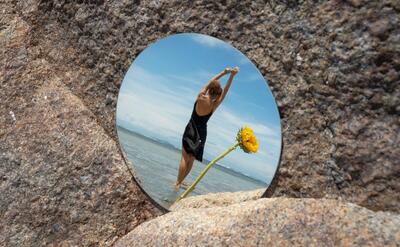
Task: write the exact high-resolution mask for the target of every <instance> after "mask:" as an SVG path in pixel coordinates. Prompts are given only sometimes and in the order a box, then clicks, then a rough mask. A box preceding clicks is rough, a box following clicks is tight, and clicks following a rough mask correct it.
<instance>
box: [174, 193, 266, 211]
mask: <svg viewBox="0 0 400 247" xmlns="http://www.w3.org/2000/svg"><path fill="white" fill-rule="evenodd" d="M264 192H265V189H258V190H252V191H238V192H222V193H209V194H206V195H199V196H188V197H186V198H184V199H182V200H180V201H179V202H177V203H175V204H172V206H171V207H170V208H169V210H170V211H177V210H183V209H186V208H211V207H224V206H228V205H231V204H235V203H239V202H245V201H253V200H256V199H259V198H261V196H262V195H263V194H264Z"/></svg>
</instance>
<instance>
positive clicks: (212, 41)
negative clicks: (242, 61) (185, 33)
mask: <svg viewBox="0 0 400 247" xmlns="http://www.w3.org/2000/svg"><path fill="white" fill-rule="evenodd" d="M190 37H191V38H192V39H193V40H194V41H195V42H197V43H199V44H201V45H203V46H207V47H211V48H214V47H219V48H226V49H231V47H230V46H229V45H228V44H227V43H225V42H224V41H222V40H219V39H217V38H214V37H211V36H208V35H204V34H193V35H191V36H190Z"/></svg>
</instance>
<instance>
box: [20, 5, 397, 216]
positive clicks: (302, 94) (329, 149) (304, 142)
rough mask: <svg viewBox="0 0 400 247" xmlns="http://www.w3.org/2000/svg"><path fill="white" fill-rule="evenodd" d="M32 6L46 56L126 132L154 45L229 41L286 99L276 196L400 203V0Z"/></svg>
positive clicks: (103, 119) (100, 117) (106, 122)
mask: <svg viewBox="0 0 400 247" xmlns="http://www.w3.org/2000/svg"><path fill="white" fill-rule="evenodd" d="M33 2H35V1H33ZM24 13H25V12H23V16H24V18H25V19H26V20H27V22H28V23H31V24H32V25H33V26H34V27H35V34H33V35H34V36H36V37H37V41H36V42H39V43H40V44H41V45H40V47H41V48H42V54H43V56H47V58H49V59H51V62H52V63H53V64H54V67H57V68H61V67H63V66H65V65H66V64H68V65H69V66H70V67H71V71H74V73H71V74H70V75H72V76H74V77H75V79H74V80H71V79H69V78H63V79H62V81H63V83H64V84H65V85H66V86H67V87H68V88H69V89H70V90H71V92H72V93H74V94H75V95H77V96H78V97H79V98H81V99H82V101H83V102H84V104H85V105H86V106H87V107H88V109H90V110H91V111H92V112H93V113H94V115H95V116H96V119H97V121H98V122H99V124H100V125H101V126H102V127H103V128H104V129H105V130H106V131H107V133H108V134H109V136H110V137H111V138H113V139H114V140H116V139H117V137H116V134H115V126H114V125H115V124H114V123H115V105H116V100H117V94H118V89H119V86H120V83H121V81H122V79H123V76H124V74H125V73H126V71H127V70H128V68H129V66H130V64H131V62H132V61H133V59H134V58H135V57H136V56H137V55H138V54H139V53H140V52H141V51H143V50H144V49H145V48H146V46H147V45H149V44H150V43H152V42H154V41H156V40H158V39H160V38H163V37H166V36H168V35H170V34H174V33H180V32H198V33H204V34H208V35H212V36H215V37H217V38H219V39H222V40H225V41H227V42H228V43H230V44H232V45H233V46H235V47H237V48H238V49H239V50H240V51H242V52H243V53H244V54H245V55H246V56H248V57H249V58H250V59H251V60H252V61H253V62H254V64H255V65H256V66H257V67H258V68H259V69H260V71H261V73H262V74H263V75H264V77H265V78H266V79H267V80H268V84H269V86H270V88H271V90H272V93H273V95H274V97H275V98H276V99H277V103H278V107H279V111H280V115H281V118H282V121H281V123H282V129H283V130H284V133H283V154H282V163H281V166H280V167H281V168H282V169H281V171H282V172H279V174H280V175H278V176H277V178H276V181H274V183H273V186H274V188H275V190H272V189H271V190H270V191H269V193H268V195H269V196H288V197H318V198H323V197H328V198H338V197H342V198H345V199H346V200H348V201H351V202H354V203H357V204H359V205H363V206H365V207H368V208H370V209H374V210H389V211H396V212H399V210H400V209H399V207H398V206H397V205H398V204H399V203H400V193H399V192H400V186H399V184H400V176H398V174H399V172H400V166H399V165H398V160H400V143H399V142H400V141H399V140H400V138H399V133H400V124H399V114H400V112H399V110H400V107H398V106H399V104H400V86H399V85H400V83H399V68H400V67H399V66H400V59H399V58H400V50H399V46H398V44H399V43H400V36H399V35H398V33H399V31H400V29H399V9H398V4H396V1H390V0H385V1H270V2H269V3H268V4H265V3H264V2H263V1H250V2H246V1H241V2H236V1H221V2H214V1H206V2H204V1H187V2H182V1H128V0H127V1H96V2H94V1H80V2H76V3H71V2H68V1H65V0H53V1H46V2H44V1H43V2H40V4H39V5H38V7H37V11H36V12H34V14H32V12H27V13H28V14H24ZM39 24H40V25H39ZM60 46H61V47H64V46H65V48H63V49H59V48H58V47H60ZM116 141H117V140H116Z"/></svg>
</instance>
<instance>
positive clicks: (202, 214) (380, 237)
mask: <svg viewBox="0 0 400 247" xmlns="http://www.w3.org/2000/svg"><path fill="white" fill-rule="evenodd" d="M399 226H400V216H399V215H395V214H393V213H387V212H373V211H371V210H368V209H365V208H363V207H360V206H357V205H355V204H352V203H344V202H339V201H336V200H327V199H294V198H262V199H258V200H255V201H247V202H242V203H237V204H233V205H231V206H227V207H215V208H197V209H189V208H185V209H183V210H178V211H175V212H171V213H168V214H166V215H163V216H160V217H158V218H156V219H153V220H150V221H148V222H145V223H143V224H141V225H140V226H138V227H136V228H135V230H133V231H132V232H130V233H129V234H127V235H126V236H124V237H123V238H121V239H120V240H118V241H117V243H116V245H115V246H116V247H126V246H396V245H398V243H399V241H400V227H399Z"/></svg>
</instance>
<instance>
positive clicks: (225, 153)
mask: <svg viewBox="0 0 400 247" xmlns="http://www.w3.org/2000/svg"><path fill="white" fill-rule="evenodd" d="M237 146H239V143H236V144H235V145H233V146H232V147H230V148H228V149H227V150H226V151H225V152H223V153H222V154H220V155H219V156H218V157H217V158H215V159H213V160H212V161H210V163H208V165H207V166H206V167H205V168H204V169H203V171H202V172H201V173H200V175H199V176H198V177H197V178H196V180H195V181H194V183H193V184H192V185H190V187H189V188H187V189H186V190H185V192H183V193H182V194H181V195H180V196H179V197H178V199H177V200H176V201H175V203H177V202H179V201H180V200H182V199H183V198H185V197H186V196H187V195H188V194H189V193H190V192H192V191H193V190H194V188H195V187H196V185H197V184H198V183H199V182H200V180H201V179H202V178H203V177H204V175H206V173H207V171H208V170H209V169H210V168H211V166H213V165H214V164H215V163H216V162H217V161H218V160H220V159H222V158H223V157H225V155H227V154H228V153H230V152H231V151H232V150H234V149H235V148H236V147H237Z"/></svg>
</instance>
